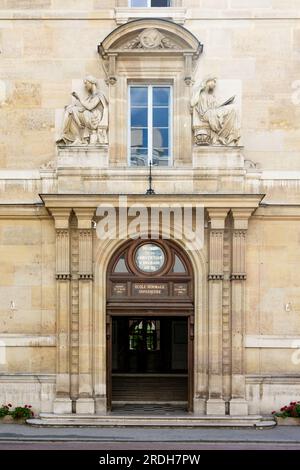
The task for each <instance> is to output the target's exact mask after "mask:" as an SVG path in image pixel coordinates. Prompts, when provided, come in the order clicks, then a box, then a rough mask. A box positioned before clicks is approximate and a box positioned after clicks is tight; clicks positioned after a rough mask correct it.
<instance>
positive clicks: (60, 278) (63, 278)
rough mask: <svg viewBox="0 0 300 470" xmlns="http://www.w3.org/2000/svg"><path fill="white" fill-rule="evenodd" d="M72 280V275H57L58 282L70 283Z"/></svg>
mask: <svg viewBox="0 0 300 470" xmlns="http://www.w3.org/2000/svg"><path fill="white" fill-rule="evenodd" d="M71 278H72V276H71V274H68V273H58V274H56V279H57V280H58V281H70V279H71Z"/></svg>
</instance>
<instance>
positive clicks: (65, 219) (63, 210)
mask: <svg viewBox="0 0 300 470" xmlns="http://www.w3.org/2000/svg"><path fill="white" fill-rule="evenodd" d="M49 211H50V213H51V215H52V216H53V217H54V221H55V228H56V229H68V228H69V219H70V213H71V208H70V207H55V208H51V207H50V208H49Z"/></svg>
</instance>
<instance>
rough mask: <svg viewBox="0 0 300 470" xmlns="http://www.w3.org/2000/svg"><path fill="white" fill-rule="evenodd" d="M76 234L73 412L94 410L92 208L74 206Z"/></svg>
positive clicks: (91, 411) (92, 411)
mask: <svg viewBox="0 0 300 470" xmlns="http://www.w3.org/2000/svg"><path fill="white" fill-rule="evenodd" d="M74 211H75V213H76V216H77V220H78V232H79V233H78V235H79V397H78V399H77V401H76V413H89V414H94V413H95V402H94V398H93V377H92V351H93V338H92V321H93V231H92V218H93V215H94V209H90V208H88V209H86V208H79V209H74Z"/></svg>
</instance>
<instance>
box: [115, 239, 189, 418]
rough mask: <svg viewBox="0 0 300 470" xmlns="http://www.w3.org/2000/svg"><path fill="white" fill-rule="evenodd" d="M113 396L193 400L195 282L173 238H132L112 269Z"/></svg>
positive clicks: (133, 399) (122, 399)
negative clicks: (133, 239)
mask: <svg viewBox="0 0 300 470" xmlns="http://www.w3.org/2000/svg"><path fill="white" fill-rule="evenodd" d="M106 308H107V310H106V313H107V319H106V335H107V400H108V409H111V408H112V406H113V404H114V402H131V403H132V402H137V403H138V402H139V403H140V402H147V403H149V402H150V403H152V402H155V403H157V402H164V403H172V402H173V403H175V402H176V403H178V402H181V403H185V404H186V408H187V409H188V410H189V411H191V410H192V407H193V404H192V401H193V400H192V398H193V364H194V341H193V339H194V287H193V273H192V267H191V264H190V261H189V259H188V257H187V256H186V254H185V253H184V252H182V250H180V249H179V247H178V246H177V245H176V244H175V243H174V242H172V241H171V240H148V239H147V240H135V241H132V240H130V241H128V242H126V243H125V244H124V245H123V246H122V247H121V248H120V249H119V250H118V251H117V252H116V254H115V256H114V257H113V258H112V260H111V262H110V264H109V266H108V272H107V307H106Z"/></svg>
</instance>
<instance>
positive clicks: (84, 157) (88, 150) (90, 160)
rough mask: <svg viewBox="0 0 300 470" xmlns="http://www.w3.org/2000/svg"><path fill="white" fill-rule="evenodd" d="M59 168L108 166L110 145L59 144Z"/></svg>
mask: <svg viewBox="0 0 300 470" xmlns="http://www.w3.org/2000/svg"><path fill="white" fill-rule="evenodd" d="M57 150H58V155H57V169H58V170H59V169H65V168H107V167H108V145H107V144H96V145H74V146H72V145H59V146H58V147H57Z"/></svg>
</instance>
